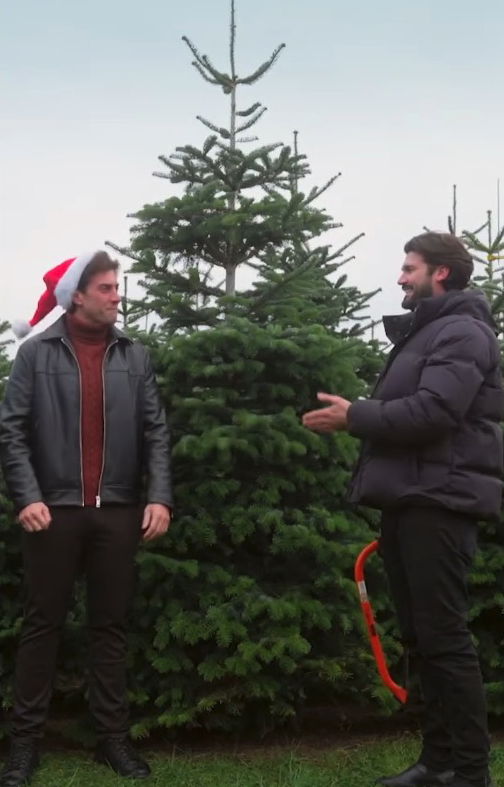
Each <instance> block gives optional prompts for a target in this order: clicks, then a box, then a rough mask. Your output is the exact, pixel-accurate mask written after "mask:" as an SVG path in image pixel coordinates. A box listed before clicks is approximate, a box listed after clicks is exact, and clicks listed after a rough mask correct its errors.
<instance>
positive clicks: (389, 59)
mask: <svg viewBox="0 0 504 787" xmlns="http://www.w3.org/2000/svg"><path fill="white" fill-rule="evenodd" d="M236 5H237V24H238V39H237V52H238V54H237V66H238V72H239V74H240V75H243V74H244V73H250V71H251V70H253V69H255V68H256V67H257V66H258V65H259V64H260V63H261V62H263V61H264V60H265V59H266V58H267V57H268V56H269V54H270V53H271V51H272V50H273V49H274V48H275V47H276V45H277V44H279V43H282V42H285V43H286V44H287V48H286V49H285V50H284V51H283V53H282V55H281V58H280V60H279V62H278V64H277V65H276V66H275V67H274V68H273V69H272V71H270V72H269V74H268V75H267V76H266V77H265V78H264V79H263V80H261V81H260V82H259V83H257V84H256V85H255V86H253V87H251V88H244V89H243V91H242V94H241V96H239V101H240V102H241V106H242V108H243V107H244V106H249V105H250V104H251V103H253V102H254V101H256V100H258V101H261V102H262V103H263V104H265V105H266V106H267V107H268V112H267V113H266V115H265V117H264V118H263V120H262V121H261V122H260V125H259V126H257V127H256V130H257V133H258V135H259V136H260V140H261V142H265V143H266V142H276V141H284V142H290V140H291V139H292V132H293V130H294V129H297V130H298V131H299V135H300V137H299V140H300V148H301V150H302V151H303V152H304V153H306V154H307V156H308V159H309V162H310V164H311V168H312V172H313V178H312V179H313V182H314V183H315V182H317V183H320V184H322V183H323V182H325V181H326V180H327V179H328V178H329V177H330V176H331V175H333V174H335V173H337V172H342V177H341V178H340V180H339V181H338V182H337V184H336V185H335V186H334V187H333V189H332V190H331V191H330V192H329V193H326V194H325V195H324V197H323V198H322V201H321V203H320V207H325V208H326V209H327V210H328V211H329V213H331V215H333V216H334V218H335V220H336V221H341V222H343V224H344V228H343V229H341V230H339V231H338V232H337V233H335V234H334V238H333V241H334V243H337V244H339V243H343V242H345V241H347V240H348V239H350V238H351V237H352V236H353V235H354V234H357V233H359V232H362V231H363V232H365V233H366V237H365V238H364V239H363V240H361V241H360V242H359V243H358V244H357V246H356V247H355V253H356V256H357V259H356V260H355V262H353V263H351V265H349V267H348V274H349V278H350V280H351V282H352V283H354V284H357V285H358V286H360V287H361V288H362V289H365V290H370V289H374V288H376V287H382V288H383V292H382V294H381V295H379V296H377V297H376V299H375V301H374V303H373V307H372V308H373V313H374V315H375V316H379V315H381V313H383V312H390V311H397V310H399V304H400V300H401V298H400V293H399V290H398V288H397V286H396V283H395V282H396V279H397V276H398V272H399V268H400V266H401V264H402V259H403V254H402V247H403V245H404V242H405V241H406V240H407V239H408V238H409V237H410V236H411V235H413V234H416V233H417V232H419V231H421V230H422V227H423V226H424V225H425V224H427V225H429V226H430V227H431V228H432V229H445V228H446V217H447V215H448V213H449V212H450V208H451V191H452V186H453V184H454V183H457V184H458V190H459V216H460V227H461V228H462V227H465V228H467V229H473V228H474V227H475V226H476V225H478V224H479V223H482V222H483V220H484V218H485V211H486V210H487V209H488V208H493V209H494V210H496V206H497V198H496V194H497V185H496V184H497V179H498V178H499V177H500V178H501V183H502V191H503V192H504V142H503V141H504V102H503V101H502V91H503V82H504V47H502V40H501V39H502V35H501V33H502V29H503V24H504V2H502V0H486V2H483V3H476V2H474V0H422V1H421V2H416V0H381V2H377V1H376V0H354V2H353V3H352V2H350V0H345V1H343V0H309V2H307V1H306V0H289V2H287V1H286V0H253V1H252V0H236ZM228 19H229V2H228V0H184V2H175V0H143V2H139V1H138V0H136V2H134V1H133V0H86V2H79V3H77V2H75V3H73V2H68V0H23V1H22V2H20V1H19V0H4V2H3V8H2V18H1V37H2V38H1V62H0V88H1V101H2V104H1V162H0V163H1V181H0V182H1V186H0V198H1V205H0V218H1V226H0V230H1V244H0V320H2V319H8V320H11V319H14V318H29V317H31V316H32V314H33V312H34V309H35V305H36V301H37V299H38V297H39V295H40V294H41V293H42V290H43V285H42V275H43V273H44V272H45V271H46V270H48V269H49V268H51V267H53V266H54V265H56V264H57V263H59V262H61V261H62V260H64V259H66V258H68V257H71V256H75V255H77V254H79V253H80V252H82V251H85V250H88V249H92V248H96V247H100V246H103V243H104V241H105V240H106V239H111V240H113V241H115V242H118V243H120V244H126V243H127V242H128V228H129V225H130V222H129V220H128V219H127V214H128V213H131V212H133V211H135V210H138V209H139V208H140V207H142V205H143V204H145V203H147V202H155V201H158V200H161V199H164V198H166V197H168V196H169V195H170V194H172V193H174V189H173V187H172V186H171V184H170V183H169V181H166V180H160V179H157V178H154V177H152V172H153V171H155V170H158V169H159V168H160V164H159V162H158V161H157V157H158V155H160V154H165V155H169V154H171V153H172V152H173V151H174V149H175V147H176V146H178V145H183V144H186V143H189V142H191V143H194V144H200V143H201V142H202V141H203V140H204V139H205V137H206V136H207V133H206V129H205V128H204V127H203V126H201V125H200V124H199V123H198V121H197V120H196V119H195V116H196V115H198V114H201V115H204V116H206V117H208V118H209V119H211V120H212V121H214V122H216V123H217V124H218V125H221V124H225V123H226V121H227V117H228V107H227V99H226V97H225V96H223V94H222V92H221V91H219V90H218V89H216V88H212V87H211V86H210V85H208V84H206V83H205V82H203V80H202V79H201V77H199V75H198V74H197V73H196V71H195V70H194V68H192V67H191V65H190V63H191V59H192V58H191V55H190V53H189V51H188V49H187V48H186V46H185V44H184V43H183V42H182V41H181V36H182V35H188V36H189V38H191V40H192V41H193V42H194V43H195V44H196V45H197V47H198V48H199V50H200V51H201V52H202V53H207V54H209V55H210V57H211V59H212V60H213V61H214V63H215V65H216V66H218V67H220V68H222V69H225V68H226V67H227V63H228ZM502 202H503V204H504V197H503V200H502ZM503 213H504V210H503ZM503 218H504V216H503ZM55 316H56V315H53V316H52V317H51V318H49V320H48V321H45V323H44V324H43V325H42V327H44V325H47V322H50V321H51V320H52V319H54V317H55Z"/></svg>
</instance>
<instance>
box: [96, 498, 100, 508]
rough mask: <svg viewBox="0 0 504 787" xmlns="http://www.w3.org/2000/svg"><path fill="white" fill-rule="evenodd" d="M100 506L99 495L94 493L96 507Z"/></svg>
mask: <svg viewBox="0 0 504 787" xmlns="http://www.w3.org/2000/svg"><path fill="white" fill-rule="evenodd" d="M100 507H101V497H100V495H96V508H100Z"/></svg>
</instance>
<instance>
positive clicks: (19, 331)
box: [11, 320, 32, 339]
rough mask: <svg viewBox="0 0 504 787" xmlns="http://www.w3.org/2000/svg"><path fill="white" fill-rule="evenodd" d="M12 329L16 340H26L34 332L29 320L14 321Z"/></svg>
mask: <svg viewBox="0 0 504 787" xmlns="http://www.w3.org/2000/svg"><path fill="white" fill-rule="evenodd" d="M11 328H12V332H13V334H14V336H15V337H16V339H24V337H25V336H28V334H29V333H30V331H31V330H32V326H31V325H30V323H29V322H28V321H27V320H13V322H12V325H11Z"/></svg>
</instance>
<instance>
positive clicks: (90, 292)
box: [74, 271, 121, 326]
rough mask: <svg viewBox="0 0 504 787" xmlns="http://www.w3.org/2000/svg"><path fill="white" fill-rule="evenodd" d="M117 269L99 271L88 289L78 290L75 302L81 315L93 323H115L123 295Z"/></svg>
mask: <svg viewBox="0 0 504 787" xmlns="http://www.w3.org/2000/svg"><path fill="white" fill-rule="evenodd" d="M118 290H119V284H118V280H117V272H116V271H106V272H105V273H97V274H96V275H95V276H93V278H92V279H91V281H90V282H89V285H88V287H87V289H86V292H76V293H75V295H74V303H75V304H76V306H77V312H78V314H79V316H80V317H81V318H82V319H83V320H85V321H86V322H88V323H89V324H92V325H96V326H98V325H103V326H105V325H114V323H115V322H116V320H117V314H118V309H119V303H120V302H121V297H120V295H119V293H118Z"/></svg>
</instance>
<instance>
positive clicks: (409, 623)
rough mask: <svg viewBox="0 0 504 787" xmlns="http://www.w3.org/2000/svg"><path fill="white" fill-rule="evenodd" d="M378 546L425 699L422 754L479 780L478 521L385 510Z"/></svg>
mask: <svg viewBox="0 0 504 787" xmlns="http://www.w3.org/2000/svg"><path fill="white" fill-rule="evenodd" d="M380 543H381V553H382V556H383V560H384V564H385V569H386V573H387V575H388V579H389V584H390V588H391V593H392V597H393V600H394V604H395V607H396V610H397V616H398V620H399V626H400V630H401V634H402V637H403V640H404V642H405V644H407V645H408V646H409V647H410V648H413V649H414V651H415V652H416V657H417V660H418V665H419V675H420V681H421V686H422V692H423V695H424V702H425V717H424V724H423V730H422V732H423V747H422V753H421V756H420V761H421V762H422V763H423V764H424V765H426V766H427V767H430V768H433V769H435V770H443V769H447V768H453V769H454V770H455V772H456V773H457V775H458V776H460V777H461V778H463V779H466V780H467V781H469V782H471V783H474V784H480V783H484V779H485V777H486V775H487V774H488V756H489V749H490V743H489V737H488V728H487V710H486V703H485V695H484V689H483V681H482V678H481V671H480V667H479V663H478V658H477V655H476V652H475V650H474V646H473V643H472V640H471V635H470V632H469V628H468V622H467V621H468V608H469V600H468V591H467V584H468V574H469V569H470V566H471V563H472V560H473V557H474V554H475V552H476V547H477V523H476V522H475V521H474V520H472V519H469V518H468V517H465V516H463V515H461V514H457V513H455V512H451V511H448V510H446V509H442V508H404V509H397V510H394V511H385V512H383V515H382V525H381V538H380Z"/></svg>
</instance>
